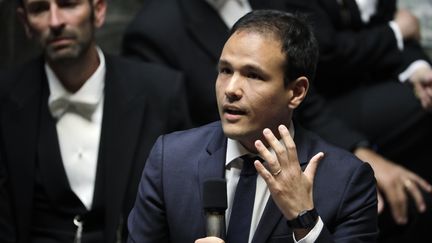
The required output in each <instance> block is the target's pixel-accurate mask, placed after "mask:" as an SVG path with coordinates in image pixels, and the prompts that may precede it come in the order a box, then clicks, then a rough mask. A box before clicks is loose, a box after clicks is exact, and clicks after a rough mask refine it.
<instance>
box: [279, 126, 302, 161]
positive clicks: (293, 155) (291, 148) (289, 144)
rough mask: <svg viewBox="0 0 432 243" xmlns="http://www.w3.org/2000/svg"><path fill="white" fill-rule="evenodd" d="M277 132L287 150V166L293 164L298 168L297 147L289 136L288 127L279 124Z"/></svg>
mask: <svg viewBox="0 0 432 243" xmlns="http://www.w3.org/2000/svg"><path fill="white" fill-rule="evenodd" d="M278 130H279V134H280V135H281V137H282V141H283V142H284V144H285V148H286V150H287V152H288V160H287V162H288V165H289V166H295V167H297V168H299V169H300V163H299V161H298V158H297V149H296V145H295V143H294V140H293V139H292V137H291V134H290V133H289V130H288V128H287V127H286V126H285V125H280V126H279V127H278Z"/></svg>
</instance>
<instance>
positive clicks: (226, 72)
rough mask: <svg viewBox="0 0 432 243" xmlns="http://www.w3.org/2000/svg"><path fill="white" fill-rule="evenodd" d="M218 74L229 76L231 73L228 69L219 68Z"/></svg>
mask: <svg viewBox="0 0 432 243" xmlns="http://www.w3.org/2000/svg"><path fill="white" fill-rule="evenodd" d="M219 73H222V74H231V73H232V71H231V69H229V68H220V69H219Z"/></svg>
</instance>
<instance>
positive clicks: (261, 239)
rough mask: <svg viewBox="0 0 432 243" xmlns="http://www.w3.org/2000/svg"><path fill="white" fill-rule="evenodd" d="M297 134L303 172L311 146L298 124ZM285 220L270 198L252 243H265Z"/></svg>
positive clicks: (296, 138) (295, 140) (296, 141)
mask: <svg viewBox="0 0 432 243" xmlns="http://www.w3.org/2000/svg"><path fill="white" fill-rule="evenodd" d="M294 127H295V134H294V142H295V144H296V148H297V155H298V159H299V162H300V166H301V167H302V170H304V169H305V167H306V165H307V162H308V148H309V144H308V143H307V140H306V139H305V133H304V132H305V131H304V130H303V129H302V128H301V127H300V125H298V124H294ZM281 220H285V219H284V218H283V215H282V213H281V212H280V210H279V208H278V207H277V205H276V203H275V202H274V201H273V199H272V198H271V196H270V198H269V200H268V202H267V205H266V208H265V209H264V212H263V215H262V216H261V219H260V222H259V224H258V227H257V230H256V231H255V234H254V238H253V239H252V243H265V242H267V241H268V238H269V237H270V236H271V234H272V232H273V231H274V229H275V228H276V226H277V224H278V223H279V222H280V221H281Z"/></svg>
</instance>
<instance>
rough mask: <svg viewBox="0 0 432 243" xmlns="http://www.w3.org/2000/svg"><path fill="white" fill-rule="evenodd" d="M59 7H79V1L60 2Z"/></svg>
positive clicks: (67, 0) (65, 0) (62, 0)
mask: <svg viewBox="0 0 432 243" xmlns="http://www.w3.org/2000/svg"><path fill="white" fill-rule="evenodd" d="M58 5H59V6H60V7H65V8H67V7H74V6H76V5H78V1H77V0H60V1H58Z"/></svg>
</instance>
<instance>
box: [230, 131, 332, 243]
mask: <svg viewBox="0 0 432 243" xmlns="http://www.w3.org/2000/svg"><path fill="white" fill-rule="evenodd" d="M289 131H290V135H291V137H293V138H294V125H293V124H292V123H291V125H290V127H289ZM271 152H273V151H272V150H271ZM249 153H250V152H249V151H247V150H246V149H245V148H244V147H243V146H242V145H241V144H240V143H239V142H238V141H236V140H233V139H230V138H228V141H227V152H226V159H225V178H226V181H227V200H228V208H227V210H226V212H225V221H226V227H227V230H228V224H229V220H230V216H231V209H232V205H233V201H234V195H235V190H236V187H237V183H238V181H239V179H240V172H241V169H242V167H243V161H242V159H240V157H241V156H243V155H245V154H249ZM264 163H265V162H264ZM269 197H270V191H269V189H268V187H267V184H266V183H265V181H264V179H263V178H262V177H261V176H260V175H259V174H258V176H257V182H256V192H255V202H254V207H253V213H252V221H251V227H250V231H249V243H250V242H251V241H252V238H253V236H254V233H255V231H256V228H257V227H258V223H259V221H260V219H261V216H262V214H263V212H264V209H265V206H266V204H267V201H268V199H269ZM323 227H324V224H323V222H322V220H321V218H319V220H318V223H317V224H316V225H315V227H314V228H313V229H312V230H311V231H310V232H309V234H308V235H306V236H305V237H304V238H303V239H301V240H299V241H297V240H296V239H295V237H294V235H293V238H294V242H299V243H312V242H314V241H315V240H316V239H317V238H318V236H319V234H320V233H321V231H322V228H323Z"/></svg>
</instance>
